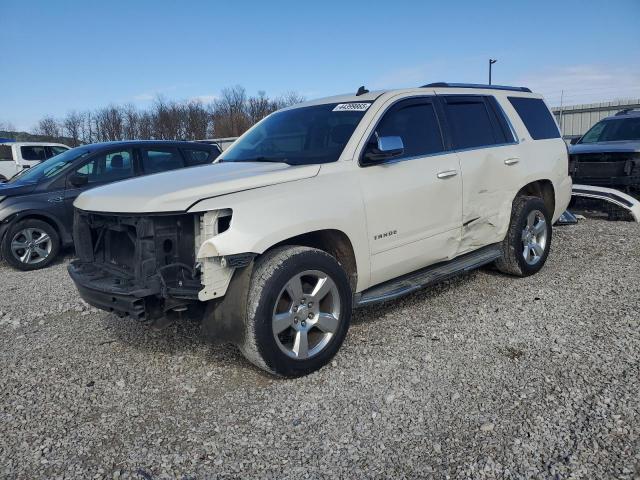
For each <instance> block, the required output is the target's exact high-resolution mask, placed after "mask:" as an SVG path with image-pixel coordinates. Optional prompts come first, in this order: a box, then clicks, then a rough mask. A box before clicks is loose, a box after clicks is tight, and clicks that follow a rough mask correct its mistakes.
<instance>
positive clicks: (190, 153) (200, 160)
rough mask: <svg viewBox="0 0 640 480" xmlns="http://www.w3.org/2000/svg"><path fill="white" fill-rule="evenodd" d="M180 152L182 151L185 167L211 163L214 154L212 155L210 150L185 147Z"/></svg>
mask: <svg viewBox="0 0 640 480" xmlns="http://www.w3.org/2000/svg"><path fill="white" fill-rule="evenodd" d="M182 153H184V157H185V162H186V163H187V167H193V166H194V165H205V164H207V163H212V162H213V160H214V158H215V155H213V152H212V151H210V150H201V149H197V148H185V149H184V150H182Z"/></svg>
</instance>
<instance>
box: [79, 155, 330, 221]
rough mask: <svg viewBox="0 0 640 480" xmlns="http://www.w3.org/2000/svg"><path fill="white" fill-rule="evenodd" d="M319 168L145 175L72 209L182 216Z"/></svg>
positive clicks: (234, 166)
mask: <svg viewBox="0 0 640 480" xmlns="http://www.w3.org/2000/svg"><path fill="white" fill-rule="evenodd" d="M319 171H320V165H300V166H291V165H287V164H286V163H265V162H228V163H227V162H221V163H215V164H213V165H206V166H202V167H193V168H185V169H182V170H173V171H170V172H164V173H158V174H154V175H147V176H144V177H139V178H135V179H131V180H126V181H123V182H117V183H112V184H110V185H106V186H104V187H99V188H94V189H92V190H89V191H88V192H85V193H83V194H82V195H80V196H79V197H78V198H77V199H76V201H75V202H74V206H75V207H76V208H79V209H81V210H85V211H90V212H112V213H155V212H183V211H186V210H188V209H189V208H190V207H191V206H192V205H193V204H195V203H197V202H199V201H200V200H203V199H206V198H212V197H218V196H220V195H226V194H229V193H235V192H240V191H243V190H251V189H254V188H260V187H266V186H269V185H275V184H278V183H285V182H293V181H296V180H302V179H305V178H310V177H314V176H316V175H317V174H318V172H319Z"/></svg>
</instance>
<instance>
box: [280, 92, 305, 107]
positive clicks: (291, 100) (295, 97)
mask: <svg viewBox="0 0 640 480" xmlns="http://www.w3.org/2000/svg"><path fill="white" fill-rule="evenodd" d="M305 100H306V98H304V96H302V95H300V94H299V93H298V92H295V91H293V90H291V91H289V92H286V93H285V94H284V95H281V96H280V98H278V99H277V100H276V102H277V103H278V108H284V107H290V106H291V105H295V104H297V103H302V102H304V101H305Z"/></svg>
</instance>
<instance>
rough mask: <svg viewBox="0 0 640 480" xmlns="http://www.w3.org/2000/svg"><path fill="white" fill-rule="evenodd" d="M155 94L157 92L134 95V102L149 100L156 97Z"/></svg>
mask: <svg viewBox="0 0 640 480" xmlns="http://www.w3.org/2000/svg"><path fill="white" fill-rule="evenodd" d="M156 95H157V94H154V93H141V94H139V95H134V97H133V99H134V100H135V101H136V102H149V101H151V100H153V99H154V98H156Z"/></svg>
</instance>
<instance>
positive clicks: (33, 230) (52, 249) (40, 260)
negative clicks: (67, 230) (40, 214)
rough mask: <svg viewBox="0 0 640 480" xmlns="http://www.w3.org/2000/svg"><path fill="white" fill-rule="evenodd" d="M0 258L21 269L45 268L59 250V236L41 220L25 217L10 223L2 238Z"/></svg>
mask: <svg viewBox="0 0 640 480" xmlns="http://www.w3.org/2000/svg"><path fill="white" fill-rule="evenodd" d="M0 248H1V249H2V258H4V260H5V261H6V262H7V263H8V264H9V265H11V266H12V267H13V268H16V269H18V270H22V271H30V270H39V269H41V268H45V267H47V266H49V265H50V264H51V262H53V260H55V258H56V257H57V256H58V252H59V251H60V236H59V235H58V232H56V230H55V228H53V227H52V226H51V225H49V224H48V223H47V222H43V221H42V220H36V219H34V218H27V219H25V220H21V221H19V222H16V223H15V224H14V225H12V226H11V227H10V228H9V229H8V230H7V232H6V233H5V235H4V238H3V239H2V245H1V246H0Z"/></svg>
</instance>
